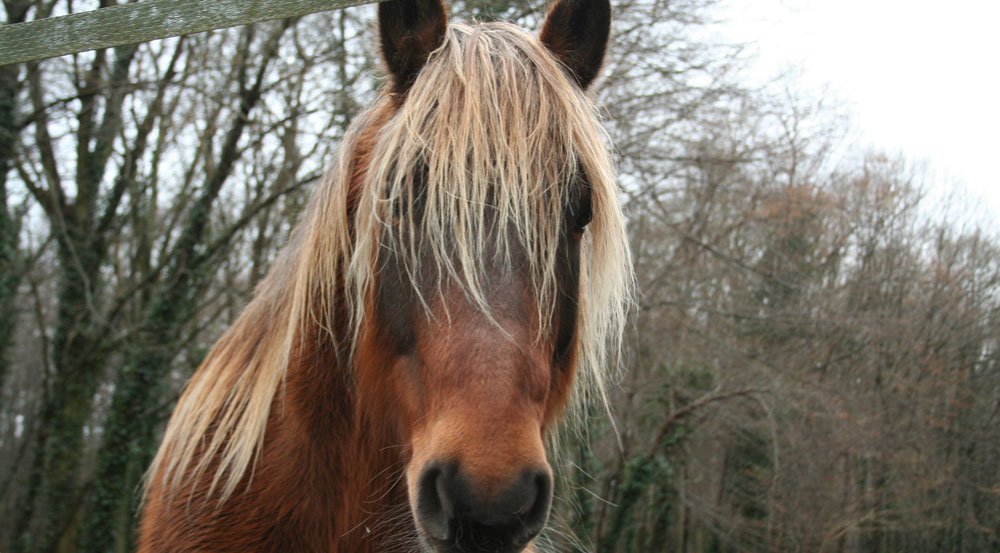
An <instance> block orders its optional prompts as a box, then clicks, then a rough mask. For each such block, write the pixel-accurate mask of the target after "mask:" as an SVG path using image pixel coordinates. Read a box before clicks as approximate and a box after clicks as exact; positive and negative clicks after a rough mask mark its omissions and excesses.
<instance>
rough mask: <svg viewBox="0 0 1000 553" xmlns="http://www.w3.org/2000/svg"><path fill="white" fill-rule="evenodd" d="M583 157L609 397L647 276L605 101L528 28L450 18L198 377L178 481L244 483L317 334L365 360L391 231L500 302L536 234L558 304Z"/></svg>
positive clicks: (600, 389)
mask: <svg viewBox="0 0 1000 553" xmlns="http://www.w3.org/2000/svg"><path fill="white" fill-rule="evenodd" d="M581 170H582V171H583V172H584V173H585V176H586V182H587V183H588V184H589V187H590V194H591V198H592V201H593V214H594V217H593V221H592V222H591V224H590V226H589V227H588V230H587V232H586V233H585V235H584V238H583V242H582V245H581V267H580V294H579V302H580V304H581V305H580V310H579V321H578V336H579V337H578V350H577V353H576V359H577V367H578V368H577V371H576V372H577V375H578V384H577V388H578V389H577V391H576V393H575V394H574V396H575V397H577V398H591V399H596V400H597V401H599V402H605V401H606V399H605V382H606V380H607V378H608V375H609V374H612V373H613V372H614V369H615V367H617V366H618V363H617V359H616V358H615V355H616V352H618V351H620V340H621V336H622V329H623V327H624V324H625V318H626V312H627V309H628V307H629V304H630V301H631V294H632V288H633V282H632V272H631V261H630V253H629V248H628V242H627V238H626V235H625V225H624V218H623V215H622V212H621V209H620V207H619V204H618V199H617V194H618V189H617V185H616V183H615V180H614V178H613V171H612V164H611V161H610V157H609V154H608V151H607V147H606V144H605V142H604V135H603V132H602V130H601V127H600V124H599V121H598V117H597V115H596V112H595V108H594V106H593V104H592V102H591V101H590V100H589V99H588V98H587V97H586V96H585V95H584V93H583V92H581V91H580V90H579V89H578V88H577V87H576V86H575V84H574V83H573V82H572V81H571V80H570V79H569V78H567V75H566V74H565V72H564V69H563V68H562V67H561V66H560V65H559V62H557V61H556V59H555V58H554V57H553V56H552V55H551V54H550V53H549V52H548V51H547V50H546V49H545V47H544V46H542V45H541V44H540V43H539V42H538V41H537V40H536V39H535V38H533V37H531V36H530V35H528V34H527V33H525V32H524V31H522V30H521V29H519V28H517V27H515V26H513V25H509V24H505V23H488V24H479V25H462V24H452V25H450V26H449V28H448V31H447V34H446V37H445V40H444V43H443V45H442V46H441V47H440V48H439V49H438V50H437V51H435V52H434V54H433V55H432V56H431V58H430V60H429V61H428V63H427V65H426V66H425V67H424V69H423V70H422V71H421V73H420V75H419V76H418V77H417V79H416V81H415V82H414V84H413V86H412V87H411V88H410V89H409V90H408V91H407V93H406V95H405V97H393V96H392V95H391V94H390V93H388V92H385V93H383V94H382V95H381V96H380V97H379V99H378V100H376V102H375V104H374V105H373V106H372V107H371V108H370V109H369V110H368V111H367V112H366V113H364V114H362V115H360V116H359V117H358V118H356V120H355V122H354V123H353V124H352V127H351V130H350V131H349V132H348V134H347V136H346V137H345V139H344V141H343V143H342V145H341V148H340V151H339V154H338V156H337V160H336V163H335V165H334V167H333V168H332V169H331V171H330V172H329V173H328V175H327V177H326V178H325V179H324V180H323V182H322V183H321V184H320V185H319V186H318V188H317V190H316V191H315V193H314V196H313V198H312V200H311V201H310V204H309V207H308V208H307V210H306V213H305V214H304V216H303V219H302V221H301V222H300V223H299V225H298V227H297V228H296V230H295V231H294V233H293V236H292V238H291V240H290V243H289V245H288V246H287V247H286V249H285V251H284V252H283V253H282V255H281V256H280V257H279V260H278V261H277V262H276V263H275V265H274V267H273V268H272V270H271V271H270V272H269V274H268V276H267V278H266V279H265V280H264V282H262V284H261V286H260V287H259V289H258V290H257V293H256V295H255V298H254V299H253V300H252V301H251V303H250V305H249V306H248V307H247V309H246V310H245V311H244V313H243V314H242V315H241V316H240V318H239V319H238V320H237V322H236V323H234V325H233V326H232V327H231V328H230V329H229V330H228V331H227V332H226V334H225V335H224V336H223V337H222V338H221V339H220V341H219V343H218V344H217V345H216V346H215V348H213V350H212V352H211V353H210V354H209V356H208V357H207V358H206V360H205V361H204V363H203V364H202V367H201V368H200V369H199V370H198V371H197V373H196V374H195V376H194V377H193V378H192V380H191V382H190V383H189V385H188V387H187V389H186V390H185V392H184V394H183V396H182V397H181V399H180V401H179V403H178V407H177V409H176V410H175V413H174V415H173V417H172V419H171V421H170V423H169V425H168V427H167V431H166V434H165V436H164V440H163V444H162V445H161V448H160V450H159V452H158V454H157V456H156V459H155V460H154V463H153V465H152V467H151V469H150V472H149V475H150V476H151V477H153V478H158V479H160V480H159V482H160V484H161V485H162V486H164V487H165V488H166V489H167V490H176V489H177V488H178V487H180V486H182V485H184V484H186V483H191V484H194V483H195V481H198V480H199V479H200V478H201V477H202V476H203V475H210V476H211V478H210V482H211V488H212V489H211V490H210V491H209V495H211V493H212V492H218V495H219V497H220V500H221V499H224V498H225V497H228V496H229V495H230V494H232V493H233V492H234V491H235V490H236V488H237V487H238V486H239V484H240V482H241V481H244V479H245V478H246V477H247V475H248V474H249V473H250V472H251V469H252V467H253V465H254V461H255V459H256V457H257V455H259V453H260V449H261V445H262V444H263V441H264V436H265V430H266V425H267V421H268V419H269V417H270V416H271V407H272V404H274V400H275V397H276V396H277V395H278V394H279V393H280V390H281V388H282V383H283V382H284V380H285V376H286V374H287V373H288V371H289V370H290V365H291V364H294V360H295V359H296V354H295V352H296V349H297V348H298V349H301V348H303V347H304V345H303V344H302V340H303V339H315V337H316V336H317V335H322V336H326V337H328V338H329V339H330V340H331V341H332V342H333V343H334V344H335V346H336V348H337V349H338V351H340V352H342V355H341V356H340V357H341V361H343V363H341V364H342V365H343V367H342V368H346V367H348V366H349V365H350V364H351V363H350V361H351V358H352V356H353V352H354V350H355V348H356V345H357V340H358V336H359V335H360V329H361V328H362V325H363V324H364V323H365V321H366V316H367V313H366V310H367V309H368V307H369V305H370V302H368V301H366V300H365V298H368V297H370V294H369V291H370V290H371V288H372V287H373V285H374V284H375V281H376V278H377V272H378V268H377V265H378V259H379V251H380V248H384V247H391V248H394V250H395V252H396V255H397V258H398V259H399V261H400V263H401V265H402V267H403V268H404V272H405V274H406V275H408V276H409V278H410V281H411V285H412V286H413V287H414V289H415V290H416V292H417V294H418V295H421V294H427V293H433V291H427V290H421V289H420V286H419V282H418V278H417V275H419V274H420V271H421V266H422V264H427V263H430V264H432V265H433V266H434V268H435V269H436V270H437V273H438V274H441V275H443V277H444V278H450V279H452V280H453V281H454V283H457V284H459V285H460V286H461V288H462V289H463V290H464V291H465V292H466V294H467V296H468V297H469V298H470V299H471V300H472V301H473V303H474V304H475V305H477V307H478V308H479V309H481V310H482V311H483V313H485V314H487V315H490V313H491V306H490V305H489V302H488V301H487V299H486V294H485V293H484V289H483V286H484V283H485V282H486V280H487V278H488V271H487V264H485V263H484V260H487V259H494V260H495V257H496V255H498V253H497V252H499V255H501V256H503V255H507V256H508V258H509V252H511V251H512V250H515V249H520V250H521V251H525V252H527V254H528V255H527V256H526V257H527V259H528V262H529V263H530V267H529V271H530V274H531V277H532V278H531V280H532V283H533V288H534V290H533V292H534V296H535V297H536V298H537V300H538V309H539V317H538V318H539V320H542V321H544V320H548V319H550V318H551V317H546V316H545V315H546V314H548V310H550V309H551V308H552V305H553V302H554V296H555V293H556V290H557V287H556V279H557V278H558V275H557V274H556V265H557V264H556V255H557V248H558V245H559V241H560V236H561V235H562V233H564V232H566V229H563V228H561V225H563V224H564V220H565V217H564V213H565V209H566V206H567V205H568V203H569V202H571V201H572V200H573V197H572V194H573V187H572V186H571V183H573V182H574V179H577V178H578V177H579V175H578V172H579V171H581ZM418 204H419V209H418ZM491 225H494V227H496V226H497V225H499V228H494V232H486V231H485V230H484V229H487V228H490V226H491ZM574 404H578V402H574ZM148 485H149V483H148V482H147V486H148Z"/></svg>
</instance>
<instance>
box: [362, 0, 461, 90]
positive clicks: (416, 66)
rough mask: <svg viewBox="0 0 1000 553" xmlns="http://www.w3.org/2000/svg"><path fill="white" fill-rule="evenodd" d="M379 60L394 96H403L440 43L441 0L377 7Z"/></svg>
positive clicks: (444, 20) (394, 0) (391, 0)
mask: <svg viewBox="0 0 1000 553" xmlns="http://www.w3.org/2000/svg"><path fill="white" fill-rule="evenodd" d="M378 28H379V38H380V41H381V43H382V57H383V58H384V59H385V63H386V65H387V66H388V67H389V72H390V73H392V77H393V81H394V82H395V85H396V91H397V92H406V91H407V90H408V89H409V88H410V86H411V85H413V81H415V80H416V78H417V75H418V74H419V73H420V70H421V69H423V67H424V65H425V64H426V63H427V60H428V58H430V55H431V52H433V51H434V50H437V48H438V47H439V46H441V44H442V43H443V42H444V35H445V31H446V30H447V28H448V16H447V15H446V14H445V8H444V4H443V3H442V1H441V0H388V1H387V2H382V3H381V4H379V5H378Z"/></svg>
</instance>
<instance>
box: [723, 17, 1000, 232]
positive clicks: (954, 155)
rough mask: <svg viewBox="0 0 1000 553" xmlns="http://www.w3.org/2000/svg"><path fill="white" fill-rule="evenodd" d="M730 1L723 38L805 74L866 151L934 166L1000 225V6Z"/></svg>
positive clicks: (762, 61) (771, 69) (763, 67)
mask: <svg viewBox="0 0 1000 553" xmlns="http://www.w3.org/2000/svg"><path fill="white" fill-rule="evenodd" d="M725 2H726V5H727V9H725V10H724V11H723V12H722V15H723V17H724V18H725V19H727V20H728V23H727V24H725V26H724V27H723V29H722V33H723V35H724V37H725V38H729V39H732V40H736V41H740V42H746V43H752V44H754V45H755V49H756V50H757V52H758V54H759V55H758V59H757V62H756V63H755V65H754V68H753V72H754V73H755V74H758V75H761V76H764V75H773V74H777V73H778V72H780V71H781V70H783V69H788V68H789V67H792V66H798V67H800V68H801V71H802V73H801V76H800V78H799V79H800V80H801V82H802V84H803V86H804V87H809V88H816V89H818V88H821V87H822V86H825V85H828V86H829V90H830V92H831V93H832V94H833V95H835V97H836V98H837V99H838V100H840V101H841V102H842V105H843V106H844V107H845V108H846V109H847V110H848V112H849V113H850V115H851V119H852V123H853V126H854V128H855V129H854V130H855V131H857V133H858V134H859V135H860V141H861V142H862V144H866V145H871V146H876V147H878V148H881V149H883V150H885V151H887V152H889V153H895V152H899V153H902V154H904V155H905V156H906V157H907V158H908V159H911V160H914V161H925V162H927V164H928V166H929V168H930V169H931V170H932V171H933V172H934V174H935V175H938V178H936V179H935V181H936V182H940V183H942V184H941V185H940V186H942V187H943V186H946V185H953V184H954V183H955V182H959V183H962V184H964V186H965V188H966V191H965V192H966V194H967V196H968V200H969V201H970V203H971V204H973V205H976V204H981V205H983V206H984V207H985V208H986V209H985V210H984V211H985V212H986V213H985V215H986V216H987V217H991V218H992V219H993V223H994V224H1000V30H998V25H1000V0H953V1H951V2H931V1H927V0H725ZM960 192H961V191H960Z"/></svg>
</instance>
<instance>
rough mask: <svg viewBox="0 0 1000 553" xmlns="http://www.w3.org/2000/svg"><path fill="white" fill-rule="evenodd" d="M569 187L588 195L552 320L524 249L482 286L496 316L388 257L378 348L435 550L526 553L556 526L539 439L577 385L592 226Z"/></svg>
mask: <svg viewBox="0 0 1000 553" xmlns="http://www.w3.org/2000/svg"><path fill="white" fill-rule="evenodd" d="M581 180H582V179H581ZM573 186H576V187H577V189H578V190H579V192H580V193H579V194H578V195H577V196H578V201H577V202H574V205H571V206H567V208H566V211H565V217H566V221H565V222H564V224H563V225H562V227H563V228H564V229H566V230H565V232H564V233H563V234H562V236H561V241H560V245H559V248H560V252H559V255H558V267H557V268H556V271H557V282H558V287H559V290H558V291H557V292H556V294H555V295H556V300H555V305H553V308H552V309H543V310H539V301H538V298H535V297H533V296H532V293H531V290H532V289H533V287H532V285H531V276H530V273H529V272H528V271H527V269H523V268H526V267H528V266H530V260H529V259H528V258H527V252H525V251H523V250H520V251H514V252H512V257H513V259H511V260H510V262H509V263H508V262H506V261H504V262H501V261H499V260H498V261H497V262H496V264H495V266H492V267H490V269H491V270H490V271H488V275H486V276H485V281H484V282H483V283H482V284H483V290H484V293H485V295H486V297H485V300H486V302H487V305H488V306H489V309H488V310H484V309H483V308H482V306H480V305H478V304H476V303H475V302H474V301H472V300H471V299H470V298H469V297H468V295H467V293H466V292H465V290H463V288H462V286H461V284H460V283H458V282H455V281H454V280H452V279H449V278H447V277H445V276H443V275H440V274H438V273H437V271H435V270H433V269H432V268H427V269H425V270H424V271H422V274H421V276H420V277H419V279H418V282H413V278H412V277H411V276H409V275H408V274H407V272H406V271H405V270H404V269H403V268H401V267H400V264H399V260H398V259H397V257H396V255H395V254H394V252H393V250H392V249H390V248H384V249H383V250H382V251H381V252H380V259H381V262H380V266H381V268H380V271H379V278H378V290H377V292H376V314H377V315H376V319H377V320H378V322H379V324H378V325H377V326H378V327H379V328H380V331H379V335H378V339H377V340H376V344H375V346H374V347H375V349H377V351H378V352H380V354H381V355H384V356H385V361H384V362H383V363H381V365H382V366H385V367H388V368H387V371H388V372H389V373H390V379H389V380H390V381H391V382H392V384H393V392H392V395H391V397H392V400H391V401H393V402H394V405H392V407H393V408H394V409H395V410H397V412H398V417H399V421H400V422H399V426H400V428H401V431H400V434H401V436H402V437H403V438H402V439H403V440H404V441H406V442H407V445H408V446H409V450H410V452H411V457H410V460H409V464H408V465H407V468H406V481H407V484H408V494H409V501H410V506H411V508H412V512H413V516H414V519H415V521H416V523H417V528H418V529H419V531H420V534H421V536H422V537H423V539H424V540H425V542H426V543H427V544H428V545H429V546H430V547H431V548H432V550H434V551H498V552H507V551H511V552H514V551H521V550H522V549H524V547H526V545H527V544H528V543H529V542H530V540H531V539H532V538H534V537H535V536H536V535H537V534H538V532H539V531H540V530H541V528H542V526H543V525H544V523H545V520H546V518H547V516H548V512H549V506H550V504H551V500H552V487H553V484H552V470H551V468H550V466H549V464H548V462H547V460H546V455H545V448H544V445H543V440H544V433H545V431H546V429H547V427H548V426H549V425H550V424H551V423H552V422H553V420H554V419H555V418H556V416H557V415H558V414H559V412H560V411H561V410H562V407H563V406H564V404H565V402H566V398H567V396H568V391H569V387H570V384H571V382H572V378H573V365H574V352H575V340H576V332H575V329H576V325H577V312H576V305H577V301H578V287H579V286H578V284H579V281H578V277H579V270H580V266H579V264H580V256H579V252H580V240H581V236H582V233H583V232H584V227H585V226H586V224H587V222H588V221H589V196H588V194H587V188H586V184H585V183H583V182H580V183H576V184H574V185H573ZM421 297H422V299H421ZM539 313H543V315H542V317H543V318H545V319H546V320H539V319H540V316H539Z"/></svg>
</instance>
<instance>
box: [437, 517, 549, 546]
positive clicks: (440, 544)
mask: <svg viewBox="0 0 1000 553" xmlns="http://www.w3.org/2000/svg"><path fill="white" fill-rule="evenodd" d="M417 527H418V528H419V527H420V525H419V523H418V524H417ZM420 547H421V551H420V553H472V551H473V550H471V549H463V548H461V547H457V546H455V545H451V544H449V543H445V542H443V541H441V540H436V539H434V538H432V537H430V536H427V535H426V534H425V533H424V532H423V530H420ZM474 551H476V553H537V551H538V550H537V549H536V548H535V546H534V545H533V544H531V543H529V544H527V545H523V546H521V547H516V548H508V549H482V548H476V549H475V550H474Z"/></svg>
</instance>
